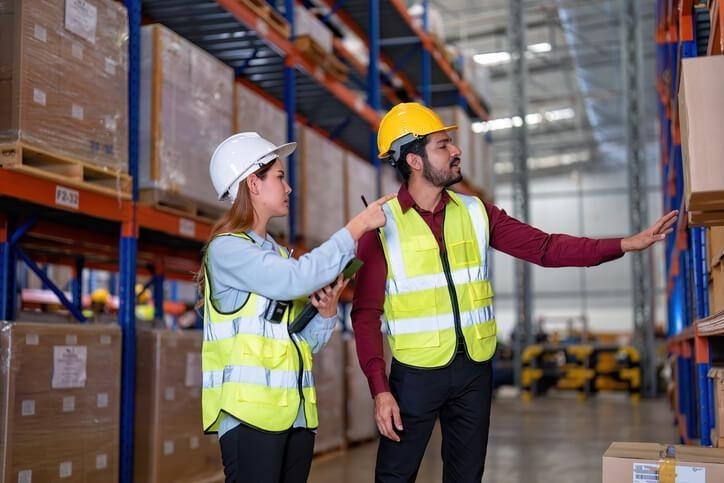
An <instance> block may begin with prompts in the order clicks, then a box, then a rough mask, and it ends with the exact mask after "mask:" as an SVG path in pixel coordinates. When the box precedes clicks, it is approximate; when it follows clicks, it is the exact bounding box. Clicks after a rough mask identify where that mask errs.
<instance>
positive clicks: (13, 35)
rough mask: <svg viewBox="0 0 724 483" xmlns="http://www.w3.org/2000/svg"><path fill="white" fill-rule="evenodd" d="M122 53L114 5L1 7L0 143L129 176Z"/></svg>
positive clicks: (121, 21) (123, 21) (98, 0)
mask: <svg viewBox="0 0 724 483" xmlns="http://www.w3.org/2000/svg"><path fill="white" fill-rule="evenodd" d="M127 55H128V21H127V15H126V10H125V8H124V7H123V5H122V4H121V3H119V2H115V1H112V0H67V1H65V2H48V1H44V0H25V1H21V0H7V1H3V2H0V143H5V142H14V141H18V140H20V141H22V142H23V143H25V144H26V145H28V146H32V147H34V148H37V149H42V150H45V151H47V152H50V153H52V154H57V155H60V156H65V157H68V158H72V159H77V160H79V161H83V162H89V163H92V164H95V165H100V166H103V167H108V168H112V169H114V170H119V171H122V172H127V171H128V127H127V118H128V62H127Z"/></svg>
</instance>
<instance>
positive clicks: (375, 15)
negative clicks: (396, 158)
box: [350, 0, 382, 213]
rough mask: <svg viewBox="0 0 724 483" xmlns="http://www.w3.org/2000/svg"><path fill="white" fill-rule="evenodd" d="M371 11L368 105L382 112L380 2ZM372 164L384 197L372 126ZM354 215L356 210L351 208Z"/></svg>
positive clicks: (374, 1)
mask: <svg viewBox="0 0 724 483" xmlns="http://www.w3.org/2000/svg"><path fill="white" fill-rule="evenodd" d="M367 8H368V9H369V25H368V29H369V68H368V69H367V89H368V92H367V103H368V104H369V105H370V107H371V108H372V109H374V110H375V111H377V112H380V110H381V109H382V96H381V94H380V65H379V58H380V0H370V1H369V2H368V4H367ZM370 153H371V154H370V157H371V158H372V159H370V162H371V163H372V165H373V166H374V167H375V171H376V180H375V181H376V184H377V186H376V188H377V192H376V193H375V194H376V195H377V197H379V196H381V195H382V171H381V170H380V167H381V164H380V158H379V157H378V156H377V131H376V129H375V126H372V128H371V131H370ZM350 208H351V209H352V212H353V213H356V209H354V208H353V207H350Z"/></svg>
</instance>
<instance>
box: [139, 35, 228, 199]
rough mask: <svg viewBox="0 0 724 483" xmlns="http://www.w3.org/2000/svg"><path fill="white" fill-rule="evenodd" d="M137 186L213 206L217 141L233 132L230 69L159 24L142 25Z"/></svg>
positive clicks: (215, 196)
mask: <svg viewBox="0 0 724 483" xmlns="http://www.w3.org/2000/svg"><path fill="white" fill-rule="evenodd" d="M141 46H142V52H141V119H140V128H141V129H140V143H141V144H140V163H139V183H140V186H141V188H144V189H147V188H151V189H155V190H160V191H161V192H164V193H167V194H170V195H180V196H182V197H183V198H185V199H189V200H193V201H196V202H200V203H203V204H205V205H206V206H210V207H213V208H217V209H218V208H224V207H226V206H227V205H226V204H225V203H221V202H219V201H217V199H216V198H217V195H216V192H215V191H214V188H213V186H212V184H211V179H210V177H209V160H210V159H211V155H212V154H213V152H214V150H215V149H216V146H218V145H219V143H220V142H221V141H223V140H224V139H226V138H227V137H229V136H230V135H231V134H232V123H233V110H234V103H233V91H234V74H233V69H232V68H231V67H229V66H227V65H226V64H224V63H223V62H221V61H219V60H217V59H215V58H214V57H213V56H211V55H210V54H208V53H206V52H205V51H203V50H202V49H200V48H199V47H196V46H195V45H193V44H192V43H191V42H189V41H187V40H185V39H183V38H182V37H180V36H179V35H177V34H176V33H174V32H173V31H171V30H169V29H168V28H166V27H163V26H161V25H147V26H144V27H143V28H142V30H141Z"/></svg>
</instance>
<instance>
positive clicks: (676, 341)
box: [656, 0, 724, 446]
mask: <svg viewBox="0 0 724 483" xmlns="http://www.w3.org/2000/svg"><path fill="white" fill-rule="evenodd" d="M694 3H695V2H694V1H693V0H679V1H677V2H673V4H672V2H670V1H666V0H657V2H656V20H657V32H656V41H657V44H658V51H657V88H658V91H659V122H660V126H661V140H660V147H661V159H662V186H664V193H663V197H664V207H665V208H666V209H669V210H671V209H678V210H680V213H681V215H680V216H679V222H678V226H677V227H676V236H674V237H670V238H669V239H667V242H666V270H667V275H668V278H667V280H668V284H667V290H668V294H669V297H668V307H667V312H668V320H669V332H668V336H669V343H668V347H669V351H670V353H672V355H673V356H674V357H675V358H676V367H675V370H676V372H677V374H676V394H675V396H676V400H677V404H676V415H675V419H676V423H677V425H678V428H679V435H680V438H681V440H682V442H684V443H688V444H700V445H702V446H710V445H711V444H712V442H711V437H710V431H711V429H712V428H713V425H714V415H713V411H714V392H713V383H712V381H711V380H710V379H709V378H708V374H709V369H710V368H711V360H712V354H711V351H712V348H713V346H714V344H713V342H714V341H713V339H712V337H717V338H718V337H721V336H724V331H717V330H714V331H706V330H702V323H704V322H705V321H703V320H702V319H705V318H706V317H708V316H709V303H708V283H709V280H708V261H707V256H706V253H707V248H706V233H705V229H704V228H700V227H692V226H688V222H687V214H686V211H685V199H684V181H683V180H684V173H683V169H684V168H683V164H682V163H683V158H682V148H681V133H680V130H679V116H678V105H677V92H678V87H679V77H680V65H681V60H682V59H684V58H688V57H696V56H697V55H707V54H711V53H716V52H715V51H713V50H712V39H711V38H710V22H711V24H713V25H718V24H719V22H720V19H719V18H718V8H717V12H716V14H715V15H714V14H713V10H714V9H712V11H709V10H707V8H706V7H705V6H704V5H702V4H696V5H695V4H694ZM715 3H718V2H715ZM710 13H712V17H711V18H710ZM711 32H715V29H712V30H711Z"/></svg>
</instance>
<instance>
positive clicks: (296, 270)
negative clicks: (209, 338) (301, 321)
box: [206, 228, 355, 437]
mask: <svg viewBox="0 0 724 483" xmlns="http://www.w3.org/2000/svg"><path fill="white" fill-rule="evenodd" d="M246 234H247V235H248V236H249V237H250V238H251V239H252V240H253V241H254V243H253V244H252V243H249V241H247V240H244V239H241V238H239V237H234V236H220V237H216V238H214V239H213V240H212V241H211V243H209V246H208V249H207V259H206V260H207V263H208V273H209V276H210V277H211V280H210V281H209V282H210V283H211V285H210V287H211V289H212V292H211V297H212V299H213V302H214V305H215V306H216V307H217V308H218V309H219V310H220V311H222V312H227V313H228V312H233V311H235V310H237V309H239V307H240V306H241V305H242V304H243V303H244V302H245V301H246V299H247V297H248V295H249V293H251V292H253V293H256V294H259V295H262V296H264V297H266V298H268V299H272V300H293V299H296V298H299V297H304V296H306V295H309V294H311V293H313V292H315V291H316V290H319V289H320V288H322V287H324V286H325V285H328V284H329V283H331V282H333V281H334V280H335V279H336V278H337V276H338V275H339V274H340V273H341V272H342V270H343V269H344V266H345V265H346V264H347V262H349V261H350V260H351V259H352V258H353V257H354V253H355V241H354V239H352V235H351V234H350V233H349V231H348V230H347V229H346V228H342V229H341V230H339V231H337V232H336V233H335V234H334V235H332V237H331V238H330V239H329V240H327V241H326V242H324V243H322V244H321V245H320V246H318V247H317V248H315V249H314V250H312V251H311V252H309V253H306V254H304V255H302V256H301V257H299V259H298V260H296V259H294V258H284V257H282V256H281V255H280V254H279V248H280V245H279V244H277V242H276V241H274V239H273V238H272V237H271V236H269V235H267V237H266V238H262V237H261V236H259V235H258V234H256V233H254V232H253V231H248V232H246ZM337 321H338V316H336V315H335V316H333V317H329V318H326V317H322V316H321V315H319V314H318V315H317V316H316V317H315V318H314V319H312V321H311V322H310V323H309V325H307V326H306V327H305V328H304V330H302V331H301V332H300V333H299V335H300V336H301V337H302V338H303V339H304V340H305V341H306V342H307V343H308V344H309V347H310V348H311V349H312V352H314V353H316V352H319V351H320V350H321V349H322V348H323V347H324V345H325V344H326V343H327V341H329V338H330V337H331V336H332V332H333V330H334V327H335V325H336V323H337ZM240 423H241V421H239V420H238V419H236V418H234V417H232V416H230V415H228V414H224V415H222V418H221V421H220V424H219V437H221V436H222V435H223V434H224V433H226V432H227V431H229V430H231V429H233V428H235V427H236V426H237V425H239V424H240ZM305 426H306V421H305V418H304V410H303V408H302V407H301V406H300V408H299V412H298V414H297V419H296V420H295V421H294V424H293V427H305Z"/></svg>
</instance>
